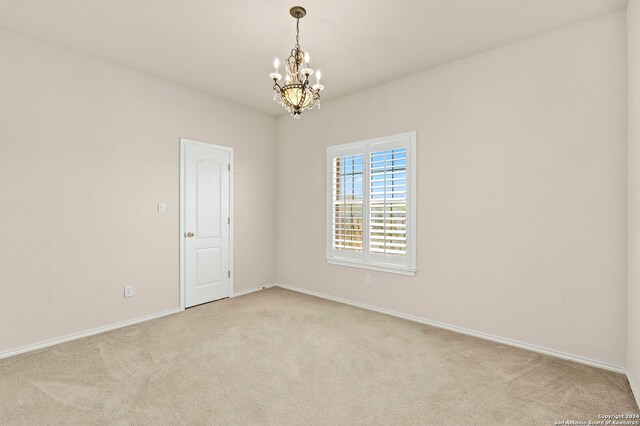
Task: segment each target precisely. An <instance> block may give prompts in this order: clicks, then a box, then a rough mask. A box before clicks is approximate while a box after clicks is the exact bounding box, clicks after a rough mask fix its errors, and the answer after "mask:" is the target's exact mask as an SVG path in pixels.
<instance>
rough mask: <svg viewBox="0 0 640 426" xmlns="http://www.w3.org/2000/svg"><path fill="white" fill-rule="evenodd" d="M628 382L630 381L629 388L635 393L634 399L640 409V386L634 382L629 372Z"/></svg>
mask: <svg viewBox="0 0 640 426" xmlns="http://www.w3.org/2000/svg"><path fill="white" fill-rule="evenodd" d="M627 380H629V386H631V392H633V397H634V398H635V399H636V404H637V405H638V407H639V408H640V388H639V387H638V384H637V383H636V382H635V380H633V377H631V375H630V374H629V372H628V371H627Z"/></svg>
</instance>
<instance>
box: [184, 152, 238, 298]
mask: <svg viewBox="0 0 640 426" xmlns="http://www.w3.org/2000/svg"><path fill="white" fill-rule="evenodd" d="M184 149H185V151H184V162H185V163H184V165H183V166H184V185H185V187H184V203H185V205H184V210H183V211H184V235H183V238H184V240H185V243H184V280H185V281H184V282H185V307H187V308H188V307H189V306H194V305H199V304H201V303H206V302H211V301H212V300H218V299H222V298H224V297H229V296H230V276H231V270H230V262H229V259H230V256H229V248H230V246H229V241H230V239H229V231H230V222H231V221H230V214H229V212H230V208H229V206H230V189H229V175H230V154H229V151H226V150H221V149H217V148H216V147H214V146H207V145H206V144H202V143H189V142H186V144H185V147H184Z"/></svg>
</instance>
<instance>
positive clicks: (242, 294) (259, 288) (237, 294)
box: [231, 284, 273, 298]
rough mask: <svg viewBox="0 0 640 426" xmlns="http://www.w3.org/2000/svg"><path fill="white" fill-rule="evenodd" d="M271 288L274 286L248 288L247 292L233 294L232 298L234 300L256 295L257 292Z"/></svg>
mask: <svg viewBox="0 0 640 426" xmlns="http://www.w3.org/2000/svg"><path fill="white" fill-rule="evenodd" d="M270 287H273V284H267V285H263V286H260V287H253V288H248V289H246V290H242V291H239V292H237V293H233V296H231V297H232V298H234V297H240V296H244V295H245V294H250V293H255V292H256V291H260V290H264V289H267V288H270Z"/></svg>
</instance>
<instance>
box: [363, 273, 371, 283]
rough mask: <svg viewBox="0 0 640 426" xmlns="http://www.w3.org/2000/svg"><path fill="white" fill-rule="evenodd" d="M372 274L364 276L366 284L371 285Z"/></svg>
mask: <svg viewBox="0 0 640 426" xmlns="http://www.w3.org/2000/svg"><path fill="white" fill-rule="evenodd" d="M371 282H372V280H371V275H365V276H364V285H371Z"/></svg>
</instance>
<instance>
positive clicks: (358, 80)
mask: <svg viewBox="0 0 640 426" xmlns="http://www.w3.org/2000/svg"><path fill="white" fill-rule="evenodd" d="M294 2H297V3H298V4H300V5H302V6H304V7H305V8H306V9H307V16H306V17H305V18H304V19H302V20H301V21H300V44H301V46H302V48H303V50H308V51H309V53H310V55H311V66H312V67H313V68H315V67H319V68H320V69H321V70H322V74H323V84H324V85H325V87H326V89H325V90H324V92H323V100H328V99H333V98H336V97H340V96H344V95H347V94H349V93H353V92H356V91H359V90H362V89H366V88H369V87H372V86H376V85H379V84H381V83H384V82H387V81H391V80H395V79H398V78H400V77H404V76H407V75H410V74H414V73H416V72H419V71H423V70H425V69H428V68H432V67H435V66H438V65H442V64H445V63H447V62H451V61H453V60H456V59H460V58H464V57H467V56H470V55H474V54H476V53H480V52H483V51H487V50H490V49H493V48H496V47H499V46H503V45H506V44H509V43H513V42H515V41H519V40H522V39H525V38H527V37H531V36H534V35H536V34H541V33H544V32H547V31H551V30H554V29H557V28H560V27H563V26H566V25H570V24H573V23H577V22H580V21H584V20H586V19H590V18H593V17H595V16H598V15H601V14H605V13H607V12H611V11H614V10H617V9H620V8H623V7H625V6H626V4H627V0H393V1H391V0H287V1H284V0H179V1H178V0H55V1H52V0H0V27H4V28H6V29H9V30H12V31H15V32H18V33H21V34H25V35H29V36H33V37H36V38H39V39H41V40H44V41H48V42H51V43H55V44H58V45H61V46H65V47H69V48H72V49H75V50H78V51H80V52H84V53H87V54H90V55H93V56H96V57H99V58H102V59H105V60H107V61H110V62H113V63H117V64H120V65H124V66H126V67H129V68H133V69H136V70H139V71H143V72H146V73H149V74H152V75H155V76H157V77H161V78H164V79H167V80H171V81H174V82H177V83H180V84H183V85H185V86H189V87H192V88H194V89H197V90H200V91H203V92H206V93H210V94H212V95H214V96H217V97H219V98H223V99H227V100H230V101H233V102H236V103H239V104H242V105H245V106H248V107H252V108H255V109H258V110H261V111H264V112H267V113H269V114H274V115H275V114H282V113H284V112H285V111H284V109H283V108H282V107H279V106H278V105H276V103H275V102H273V100H272V91H271V85H272V84H271V81H270V80H269V78H268V74H269V73H270V72H271V71H272V69H273V68H272V66H271V64H272V62H273V58H274V57H275V56H279V57H280V59H281V60H282V59H283V58H284V57H286V56H288V54H289V52H290V50H291V48H292V47H293V45H294V44H295V20H294V19H293V18H292V17H291V16H290V15H289V8H290V7H291V6H293V5H294ZM281 70H282V68H281Z"/></svg>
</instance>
